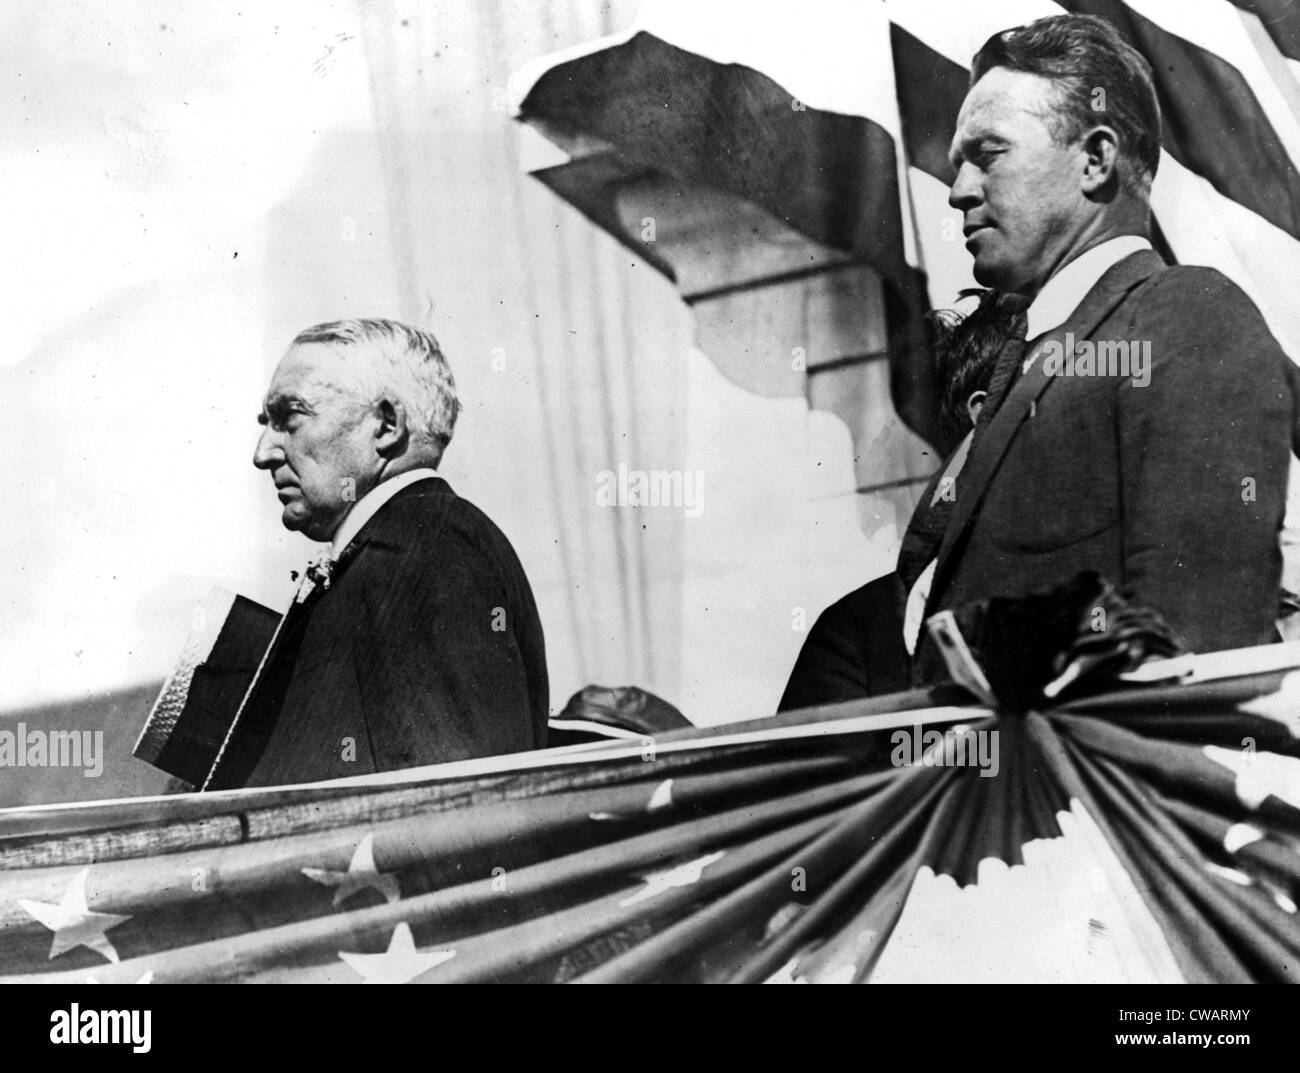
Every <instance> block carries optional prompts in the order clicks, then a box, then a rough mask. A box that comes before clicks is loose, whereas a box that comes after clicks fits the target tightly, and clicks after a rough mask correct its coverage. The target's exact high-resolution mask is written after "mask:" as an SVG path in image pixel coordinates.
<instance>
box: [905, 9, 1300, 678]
mask: <svg viewBox="0 0 1300 1073" xmlns="http://www.w3.org/2000/svg"><path fill="white" fill-rule="evenodd" d="M1159 153H1160V110H1159V105H1158V104H1157V101H1156V95H1155V90H1154V88H1153V84H1152V80H1151V73H1150V68H1149V65H1148V64H1147V62H1146V60H1144V59H1143V58H1142V56H1141V55H1140V54H1139V53H1137V52H1136V51H1135V50H1134V49H1133V48H1132V47H1130V46H1129V45H1128V44H1127V43H1126V42H1124V40H1123V39H1122V38H1121V37H1120V35H1119V34H1118V32H1117V31H1116V30H1115V29H1114V28H1113V27H1112V26H1111V25H1110V24H1109V23H1107V22H1105V21H1104V20H1102V19H1098V18H1093V17H1088V16H1075V15H1062V16H1054V17H1051V18H1046V19H1041V20H1039V21H1037V22H1035V23H1032V24H1030V25H1028V26H1024V27H1020V28H1018V29H1015V30H1008V31H1006V32H1004V33H1000V34H996V35H994V36H993V37H992V38H990V39H989V41H988V42H987V43H986V44H985V45H984V47H983V48H982V49H980V51H979V53H978V54H977V55H976V56H975V59H974V62H973V64H972V72H971V86H970V91H969V92H968V94H967V96H966V100H965V102H964V103H963V105H962V108H961V112H960V114H959V116H958V119H957V130H956V134H955V136H954V138H953V142H952V149H951V160H952V165H953V169H954V173H955V177H954V180H953V184H952V190H951V194H950V197H949V202H950V204H951V205H952V206H953V207H954V208H957V209H960V210H961V211H962V213H963V216H964V224H965V227H964V231H965V234H966V246H967V249H969V250H970V252H971V254H972V255H973V257H974V261H975V264H974V272H975V277H976V279H977V280H978V281H979V282H980V283H982V284H984V285H986V286H991V287H997V288H999V289H1002V290H1006V291H1011V292H1015V293H1017V294H1020V295H1023V296H1024V297H1025V298H1026V299H1028V300H1029V305H1028V308H1027V310H1026V320H1025V344H1024V345H1021V344H1020V343H1012V344H1010V345H1008V346H1007V347H1006V348H1004V350H1003V352H1002V354H1001V355H1000V356H999V359H998V363H997V367H996V368H995V371H994V375H993V380H992V383H991V386H990V389H989V398H988V401H987V403H986V405H985V408H984V412H983V413H982V415H981V418H980V421H979V424H978V425H977V427H976V432H975V437H974V443H973V445H972V447H971V450H970V453H969V456H968V457H967V459H966V460H965V463H964V465H963V466H962V467H961V470H960V473H959V475H957V476H956V481H955V489H954V492H955V495H954V496H953V497H952V499H951V500H950V501H946V502H940V503H938V504H935V505H934V507H935V510H937V512H938V515H937V518H936V513H935V510H931V509H930V507H929V505H927V504H925V503H923V504H922V509H920V510H918V511H917V514H916V516H914V518H913V521H912V524H911V526H910V527H909V532H908V535H907V538H906V540H905V545H909V546H910V550H911V555H910V556H909V557H908V562H907V569H906V570H905V571H904V567H903V564H902V563H900V572H903V575H904V576H903V582H904V584H905V586H906V587H907V588H908V590H909V592H913V593H915V592H916V591H917V590H916V586H917V583H918V581H920V580H921V579H922V577H923V575H924V573H925V572H926V571H927V570H930V571H932V582H931V584H930V586H929V592H928V595H927V596H926V597H925V599H924V600H923V607H924V612H925V614H933V613H934V612H936V611H938V610H940V609H943V608H947V607H956V606H960V605H961V604H963V603H965V602H966V601H969V600H975V599H980V598H985V597H990V596H1017V595H1022V594H1025V593H1028V592H1032V591H1035V590H1044V589H1048V588H1051V587H1053V586H1055V585H1058V584H1060V583H1061V582H1063V581H1065V580H1067V579H1069V578H1070V577H1072V576H1074V575H1075V574H1076V573H1078V572H1079V571H1082V570H1096V571H1098V572H1099V573H1101V574H1102V575H1103V576H1105V577H1107V578H1109V579H1111V580H1112V581H1114V582H1115V583H1116V585H1118V586H1119V587H1120V588H1121V590H1122V591H1123V592H1124V593H1125V595H1127V596H1129V597H1130V598H1132V599H1135V600H1137V601H1139V602H1141V603H1143V604H1146V605H1148V606H1151V607H1153V608H1155V609H1156V610H1157V611H1159V612H1160V613H1161V614H1162V615H1163V616H1164V617H1165V619H1166V620H1167V621H1168V622H1169V624H1170V625H1171V626H1172V627H1173V628H1174V630H1175V631H1176V632H1177V633H1178V634H1180V635H1181V637H1182V638H1183V639H1184V640H1185V641H1186V642H1187V643H1188V645H1189V646H1190V647H1191V648H1192V649H1193V650H1197V651H1205V650H1212V649H1222V648H1232V647H1237V646H1245V645H1252V644H1259V643H1264V642H1268V641H1271V640H1274V639H1275V638H1276V633H1275V630H1274V617H1275V614H1276V611H1277V600H1278V588H1279V579H1280V573H1281V556H1280V552H1279V547H1278V533H1279V530H1280V527H1281V523H1282V516H1283V508H1284V501H1285V491H1286V480H1287V466H1288V454H1289V450H1290V440H1291V427H1292V407H1293V403H1292V395H1291V392H1290V388H1289V386H1288V382H1287V372H1286V362H1287V358H1286V357H1285V355H1284V354H1283V353H1282V351H1281V349H1280V348H1279V347H1278V345H1277V342H1276V341H1275V340H1274V339H1273V337H1272V335H1271V334H1270V333H1269V330H1268V328H1267V327H1266V326H1265V324H1264V321H1263V318H1262V317H1261V315H1260V313H1259V311H1258V309H1256V307H1255V305H1254V304H1253V303H1252V302H1251V301H1250V299H1249V298H1247V297H1246V295H1245V294H1244V293H1242V291H1241V290H1240V289H1239V288H1238V287H1236V286H1235V285H1234V284H1233V283H1232V282H1231V281H1229V280H1228V279H1227V278H1226V277H1224V276H1223V275H1222V274H1221V273H1219V272H1217V271H1215V270H1213V269H1209V268H1192V267H1174V268H1170V267H1168V266H1166V265H1165V264H1164V262H1163V260H1162V259H1161V258H1160V257H1159V256H1158V255H1157V254H1156V253H1155V252H1154V251H1153V250H1152V249H1151V245H1150V242H1149V240H1148V234H1149V226H1150V208H1149V196H1150V189H1151V183H1152V180H1153V179H1154V176H1155V172H1156V168H1157V165H1158V163H1159ZM1085 359H1086V360H1085ZM926 648H927V649H928V651H927V652H925V658H924V659H922V660H921V661H920V666H921V667H922V668H923V670H922V674H921V676H920V677H922V678H929V677H934V676H936V675H938V674H939V673H940V670H939V665H938V661H937V659H935V658H933V657H934V653H933V650H932V649H929V646H926Z"/></svg>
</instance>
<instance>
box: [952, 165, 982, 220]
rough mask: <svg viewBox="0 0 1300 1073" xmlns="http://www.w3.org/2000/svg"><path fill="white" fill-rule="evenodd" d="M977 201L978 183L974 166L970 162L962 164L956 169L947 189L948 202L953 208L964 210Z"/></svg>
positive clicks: (978, 194)
mask: <svg viewBox="0 0 1300 1073" xmlns="http://www.w3.org/2000/svg"><path fill="white" fill-rule="evenodd" d="M979 202H980V185H979V180H978V178H977V177H976V175H975V168H974V167H973V166H971V165H970V164H962V166H961V167H960V168H958V169H957V176H956V178H954V179H953V181H952V186H951V187H949V189H948V204H949V205H951V206H952V207H953V208H954V209H961V210H962V211H963V212H965V211H966V210H967V209H970V208H973V207H974V206H975V205H978V204H979Z"/></svg>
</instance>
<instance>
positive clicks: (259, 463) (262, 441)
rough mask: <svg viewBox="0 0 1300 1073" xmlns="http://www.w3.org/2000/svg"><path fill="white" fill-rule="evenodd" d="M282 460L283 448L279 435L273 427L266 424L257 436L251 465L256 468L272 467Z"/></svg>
mask: <svg viewBox="0 0 1300 1073" xmlns="http://www.w3.org/2000/svg"><path fill="white" fill-rule="evenodd" d="M283 460H284V450H283V448H282V447H281V446H280V437H279V434H278V433H277V432H276V431H275V429H273V428H271V426H270V425H267V426H266V428H264V429H262V434H261V435H260V436H258V437H257V448H256V449H255V450H254V451H253V465H255V466H256V467H257V468H258V469H274V468H275V466H277V465H279V463H280V462H282V461H283Z"/></svg>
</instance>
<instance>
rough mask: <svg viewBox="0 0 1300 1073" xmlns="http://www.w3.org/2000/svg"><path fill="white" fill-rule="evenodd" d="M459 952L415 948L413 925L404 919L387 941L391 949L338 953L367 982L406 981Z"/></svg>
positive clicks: (388, 982)
mask: <svg viewBox="0 0 1300 1073" xmlns="http://www.w3.org/2000/svg"><path fill="white" fill-rule="evenodd" d="M455 956H456V951H455V950H429V951H425V952H421V951H419V950H416V949H415V936H413V935H412V934H411V925H409V924H407V923H405V922H403V923H401V924H398V925H397V927H396V928H395V929H393V937H392V939H390V940H389V942H388V949H387V950H385V951H384V952H383V953H382V954H345V953H344V952H343V951H342V950H340V951H339V957H341V958H342V959H343V960H344V961H346V962H347V963H348V966H349V967H350V968H352V969H353V970H355V971H356V972H357V973H358V974H359V975H360V976H361V977H362V981H361V982H362V983H366V984H406V983H410V982H411V981H412V980H414V979H415V978H416V977H417V976H420V975H422V974H423V973H426V972H428V971H429V970H430V969H432V968H435V967H437V966H438V965H441V964H442V963H443V962H444V961H450V960H451V959H452V958H454V957H455Z"/></svg>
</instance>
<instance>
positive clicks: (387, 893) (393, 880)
mask: <svg viewBox="0 0 1300 1073" xmlns="http://www.w3.org/2000/svg"><path fill="white" fill-rule="evenodd" d="M302 874H303V875H305V876H306V877H307V878H308V879H310V880H312V881H313V882H316V883H320V884H322V885H323V886H326V887H337V888H338V889H337V890H336V891H335V892H334V905H335V906H336V907H337V906H338V905H340V904H341V903H343V902H345V901H346V900H347V899H348V898H351V897H352V895H354V894H357V893H359V892H360V891H363V890H367V889H371V890H377V891H379V893H380V894H382V895H383V896H384V900H385V901H387V902H395V901H398V900H399V899H400V898H401V896H402V894H401V891H400V889H399V888H398V885H397V877H396V876H391V875H386V874H384V873H382V872H380V871H379V869H378V868H376V867H375V836H374V835H372V834H368V835H366V837H365V838H363V839H362V840H361V842H360V844H359V845H358V846H357V849H356V852H355V853H353V854H352V861H351V863H349V864H348V870H347V871H346V872H335V871H331V870H330V869H328V868H304V869H303V870H302Z"/></svg>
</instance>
